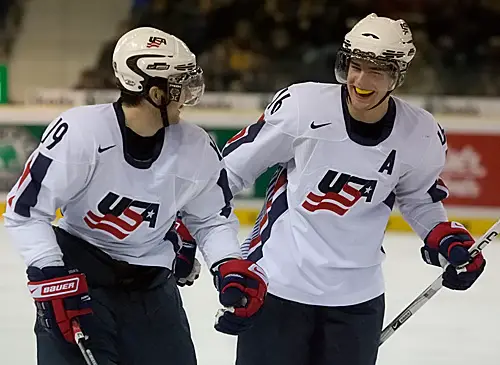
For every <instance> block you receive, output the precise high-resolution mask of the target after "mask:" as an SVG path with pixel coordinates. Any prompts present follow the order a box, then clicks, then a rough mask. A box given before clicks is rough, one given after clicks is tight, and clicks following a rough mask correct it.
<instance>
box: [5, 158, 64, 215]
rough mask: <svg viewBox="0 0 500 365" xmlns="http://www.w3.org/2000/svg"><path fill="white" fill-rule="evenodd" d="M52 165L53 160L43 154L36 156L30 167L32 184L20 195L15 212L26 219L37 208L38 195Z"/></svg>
mask: <svg viewBox="0 0 500 365" xmlns="http://www.w3.org/2000/svg"><path fill="white" fill-rule="evenodd" d="M51 163H52V159H51V158H49V157H47V156H45V155H42V154H41V153H40V154H38V156H36V158H35V160H34V161H33V163H32V164H31V166H30V167H29V178H30V182H29V183H28V184H27V185H26V188H25V189H24V190H23V192H22V193H21V195H19V198H17V200H16V202H15V206H14V212H16V213H17V214H19V215H21V216H23V217H26V218H29V217H31V208H33V207H35V206H36V204H37V203H38V194H39V193H40V189H41V188H42V182H43V179H44V178H45V176H46V175H47V171H48V169H49V167H50V164H51ZM25 179H26V178H25ZM54 214H55V212H54Z"/></svg>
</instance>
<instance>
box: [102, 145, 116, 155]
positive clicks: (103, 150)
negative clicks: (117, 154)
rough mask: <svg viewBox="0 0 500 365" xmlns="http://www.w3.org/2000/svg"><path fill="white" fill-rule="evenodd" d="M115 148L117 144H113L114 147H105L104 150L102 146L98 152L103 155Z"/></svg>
mask: <svg viewBox="0 0 500 365" xmlns="http://www.w3.org/2000/svg"><path fill="white" fill-rule="evenodd" d="M115 146H116V145H115V144H113V145H111V146H108V147H104V148H102V147H101V146H99V148H98V149H97V152H99V153H103V152H106V151H107V150H110V149H112V148H113V147H115Z"/></svg>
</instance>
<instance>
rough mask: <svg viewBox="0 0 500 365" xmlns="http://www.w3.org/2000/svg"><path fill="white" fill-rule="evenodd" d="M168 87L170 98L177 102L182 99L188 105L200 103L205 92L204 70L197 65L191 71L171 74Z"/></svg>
mask: <svg viewBox="0 0 500 365" xmlns="http://www.w3.org/2000/svg"><path fill="white" fill-rule="evenodd" d="M168 88H169V98H170V100H173V101H176V102H180V101H181V100H182V101H183V102H182V104H183V105H186V106H193V105H196V104H198V102H199V101H200V98H201V96H202V95H203V93H204V92H205V81H204V79H203V70H202V69H201V67H200V66H197V67H196V68H194V69H193V70H191V71H187V72H183V73H181V74H177V75H171V76H169V77H168Z"/></svg>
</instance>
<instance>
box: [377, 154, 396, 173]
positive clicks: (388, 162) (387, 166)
mask: <svg viewBox="0 0 500 365" xmlns="http://www.w3.org/2000/svg"><path fill="white" fill-rule="evenodd" d="M395 163H396V150H392V151H391V153H389V156H387V158H386V159H385V161H384V163H383V164H382V166H380V169H379V170H378V172H380V173H384V172H385V173H386V174H387V175H392V170H394V164H395Z"/></svg>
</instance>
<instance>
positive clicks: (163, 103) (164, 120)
mask: <svg viewBox="0 0 500 365" xmlns="http://www.w3.org/2000/svg"><path fill="white" fill-rule="evenodd" d="M145 99H146V100H147V101H148V102H149V103H150V104H151V105H152V106H154V107H155V108H157V109H159V110H160V116H161V121H162V123H163V126H164V127H165V128H166V127H168V126H169V125H170V122H169V121H168V112H167V107H168V104H169V103H170V101H168V102H167V100H166V99H165V96H162V97H161V99H160V104H159V105H158V104H156V103H155V102H154V101H153V100H152V99H151V98H150V97H149V95H146V96H145Z"/></svg>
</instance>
